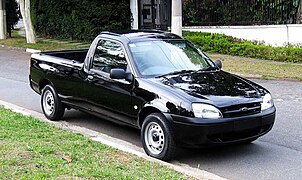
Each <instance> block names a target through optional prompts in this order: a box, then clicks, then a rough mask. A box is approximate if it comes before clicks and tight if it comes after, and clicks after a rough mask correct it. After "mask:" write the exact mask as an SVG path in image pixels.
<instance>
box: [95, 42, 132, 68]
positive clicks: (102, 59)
mask: <svg viewBox="0 0 302 180" xmlns="http://www.w3.org/2000/svg"><path fill="white" fill-rule="evenodd" d="M113 68H121V69H124V70H126V68H127V60H126V58H125V53H124V51H123V47H122V45H121V44H119V43H117V42H113V41H108V40H100V41H99V42H98V45H97V47H96V50H95V54H94V56H93V62H92V69H95V70H99V71H103V72H106V73H110V70H111V69H113Z"/></svg>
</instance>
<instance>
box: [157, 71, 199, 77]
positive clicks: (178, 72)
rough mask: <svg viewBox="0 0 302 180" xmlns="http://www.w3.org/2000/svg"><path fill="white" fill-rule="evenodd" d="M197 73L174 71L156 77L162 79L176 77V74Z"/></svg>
mask: <svg viewBox="0 0 302 180" xmlns="http://www.w3.org/2000/svg"><path fill="white" fill-rule="evenodd" d="M192 72H195V71H194V70H180V71H173V72H170V73H167V74H162V75H159V76H156V78H161V77H165V76H171V75H176V74H184V73H192Z"/></svg>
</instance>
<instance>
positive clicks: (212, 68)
mask: <svg viewBox="0 0 302 180" xmlns="http://www.w3.org/2000/svg"><path fill="white" fill-rule="evenodd" d="M212 70H218V68H217V67H213V66H210V67H207V68H204V69H199V70H198V71H196V72H203V71H212Z"/></svg>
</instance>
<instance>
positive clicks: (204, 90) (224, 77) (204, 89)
mask: <svg viewBox="0 0 302 180" xmlns="http://www.w3.org/2000/svg"><path fill="white" fill-rule="evenodd" d="M162 83H163V84H165V85H169V86H173V87H177V88H180V89H182V90H184V91H185V92H187V93H188V94H190V95H192V96H197V97H203V96H206V95H211V96H242V97H246V98H258V97H260V93H259V91H258V90H257V88H256V87H254V86H252V85H251V84H250V83H248V82H247V81H244V80H242V79H240V78H237V77H236V76H233V75H231V74H229V73H226V72H223V71H217V72H200V73H185V74H182V75H173V76H168V77H166V78H163V79H162Z"/></svg>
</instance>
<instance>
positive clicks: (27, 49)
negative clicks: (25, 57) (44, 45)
mask: <svg viewBox="0 0 302 180" xmlns="http://www.w3.org/2000/svg"><path fill="white" fill-rule="evenodd" d="M25 52H27V53H31V54H35V53H40V52H41V50H37V49H30V48H26V50H25Z"/></svg>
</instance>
